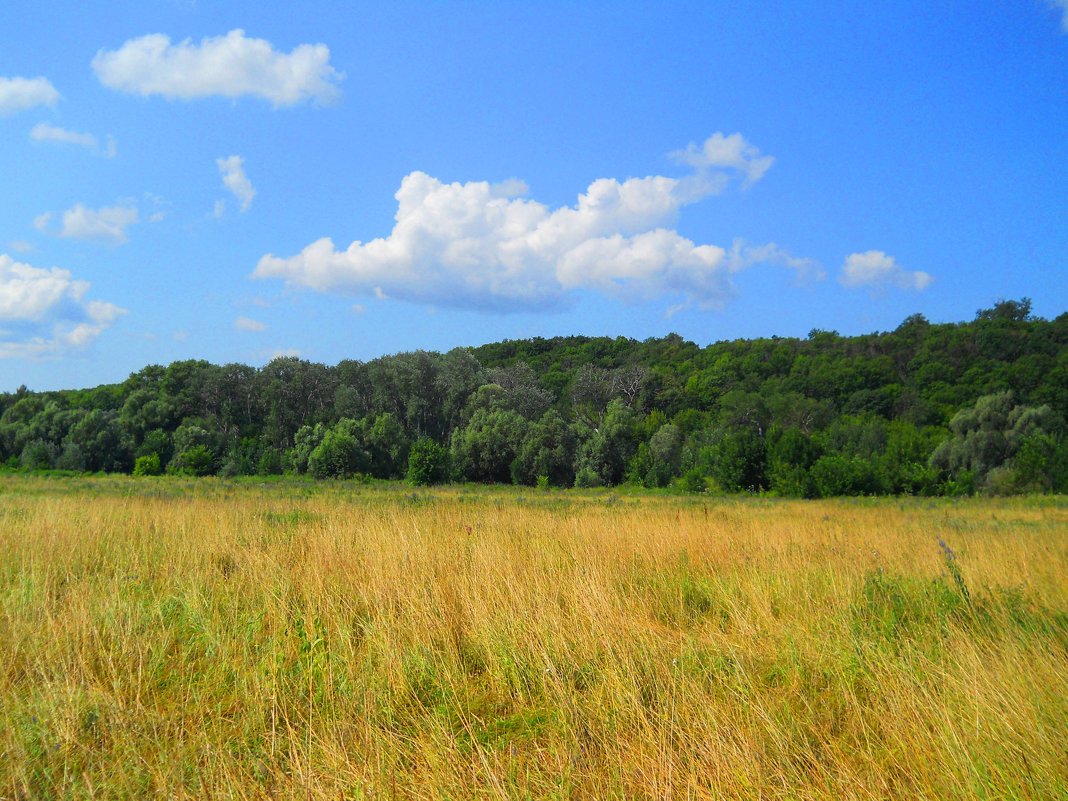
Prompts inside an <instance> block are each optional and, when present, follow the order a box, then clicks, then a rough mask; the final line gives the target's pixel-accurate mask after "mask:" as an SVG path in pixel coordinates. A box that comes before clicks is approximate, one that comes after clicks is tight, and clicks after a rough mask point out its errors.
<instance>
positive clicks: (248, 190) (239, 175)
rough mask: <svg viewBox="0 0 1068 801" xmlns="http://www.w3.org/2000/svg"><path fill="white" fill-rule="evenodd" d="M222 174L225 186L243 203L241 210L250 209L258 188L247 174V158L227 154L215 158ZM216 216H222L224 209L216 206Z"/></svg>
mask: <svg viewBox="0 0 1068 801" xmlns="http://www.w3.org/2000/svg"><path fill="white" fill-rule="evenodd" d="M215 164H216V165H217V166H218V168H219V173H220V174H221V175H222V180H223V186H225V187H226V188H227V189H229V190H230V193H231V194H233V196H234V197H236V198H237V199H238V201H240V203H241V211H242V212H246V211H248V208H249V206H251V205H252V198H254V197H256V190H255V189H253V188H252V181H250V180H249V179H248V176H247V175H245V160H244V159H243V158H242V157H241V156H227V157H226V158H220V159H216V160H215ZM215 216H216V217H221V216H222V209H220V208H219V205H218V204H216V206H215Z"/></svg>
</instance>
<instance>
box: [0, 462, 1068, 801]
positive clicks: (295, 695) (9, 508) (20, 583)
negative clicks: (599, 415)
mask: <svg viewBox="0 0 1068 801" xmlns="http://www.w3.org/2000/svg"><path fill="white" fill-rule="evenodd" d="M940 540H941V541H942V542H943V543H944V545H942V544H940ZM1065 797H1068V499H1065V498H1042V499H1027V500H979V499H969V500H958V501H952V500H941V499H940V500H925V499H901V500H894V499H880V500H874V499H873V500H854V501H840V502H831V501H828V502H799V501H798V502H793V501H790V502H787V501H775V500H771V499H759V498H753V499H717V498H696V497H695V498H677V497H669V496H654V495H625V494H615V493H607V492H605V493H601V494H597V493H589V494H582V493H576V492H568V493H560V492H537V491H530V490H526V491H519V490H513V489H504V488H502V489H492V488H481V487H479V488H469V489H465V488H445V489H441V490H435V491H426V490H420V491H416V492H413V491H411V490H410V489H407V488H402V487H400V486H399V485H397V486H364V485H355V484H319V485H311V484H304V483H298V482H284V481H283V482H279V483H273V484H267V485H261V484H255V483H245V484H235V483H226V482H223V481H215V480H201V481H199V482H197V481H191V480H188V481H187V480H181V479H141V480H137V479H129V478H122V477H114V478H63V479H58V478H57V479H46V478H33V477H26V476H14V475H8V476H0V799H38V798H39V799H52V798H79V799H80V798H97V799H118V798H198V799H204V798H248V799H252V798H303V799H361V798H368V799H371V798H383V799H386V798H397V799H402V798H403V799H431V798H443V799H444V798H448V799H466V798H511V799H524V798H591V799H668V798H676V799H687V798H695V799H698V798H754V799H756V798H796V799H816V798H821V799H854V798H855V799H868V798H871V799H884V798H901V799H923V798H929V799H955V798H991V799H994V798H996V799H1011V798H1020V799H1038V798H1051V799H1052V798H1065Z"/></svg>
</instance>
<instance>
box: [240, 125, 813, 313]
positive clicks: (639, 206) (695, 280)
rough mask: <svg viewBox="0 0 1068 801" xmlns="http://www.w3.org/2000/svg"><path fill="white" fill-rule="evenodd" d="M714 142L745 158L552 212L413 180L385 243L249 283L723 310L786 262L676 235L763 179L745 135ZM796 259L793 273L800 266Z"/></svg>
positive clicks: (534, 302)
mask: <svg viewBox="0 0 1068 801" xmlns="http://www.w3.org/2000/svg"><path fill="white" fill-rule="evenodd" d="M717 136H719V137H720V139H721V140H723V141H731V142H741V143H743V146H742V148H741V150H740V151H739V153H741V156H740V158H739V159H733V160H732V159H727V158H721V159H719V160H718V161H715V160H713V159H705V161H704V162H703V163H701V164H698V165H696V166H698V168H699V169H698V171H697V172H696V173H695V174H693V175H689V176H686V177H683V178H669V177H665V176H649V177H646V178H630V179H627V180H625V181H618V180H616V179H613V178H601V179H598V180H596V181H594V182H593V183H591V184H590V185H589V187H588V188H587V189H586V191H585V192H584V193H582V194H581V195H579V196H578V199H577V201H576V203H575V204H574V205H572V206H564V207H561V208H557V209H550V208H548V207H547V206H545V205H544V204H542V203H538V202H537V201H534V200H530V199H527V198H526V197H525V194H526V185H525V184H523V183H522V182H519V181H509V182H505V183H503V184H490V183H488V182H485V181H473V182H468V183H462V184H461V183H451V184H448V183H444V182H442V181H440V180H438V179H437V178H434V177H432V176H430V175H427V174H426V173H423V172H413V173H410V174H409V175H407V176H405V178H404V179H403V180H402V181H401V186H400V189H399V190H398V191H397V193H396V195H395V197H396V199H397V212H396V215H395V220H396V224H395V225H394V227H393V230H392V232H391V233H390V234H389V236H386V237H381V238H377V239H373V240H371V241H369V242H366V243H365V242H361V241H355V242H353V243H352V244H351V245H349V246H348V248H346V249H344V250H339V249H338V248H337V247H335V245H334V243H333V241H332V240H331V239H329V238H323V239H320V240H318V241H316V242H313V243H311V244H310V245H308V246H307V247H305V248H304V249H303V250H302V251H301V252H300V253H298V254H297V255H295V256H291V257H288V258H280V257H277V256H275V255H273V254H268V255H265V256H263V257H262V258H261V259H260V261H259V263H258V264H257V266H256V269H255V271H254V272H253V276H254V277H256V278H280V279H283V280H285V281H286V282H287V283H289V284H292V285H298V286H304V287H309V288H312V289H315V290H318V291H321V292H333V291H342V292H352V293H355V294H362V295H374V296H375V297H379V298H384V297H389V298H396V299H400V300H407V301H413V302H421V303H428V304H434V305H439V306H457V307H467V308H474V309H486V310H499V311H513V310H522V309H536V308H549V307H553V306H557V305H560V304H561V303H563V302H566V300H567V298H568V297H569V295H570V294H571V293H572V292H574V291H577V290H591V291H594V292H597V293H600V294H602V295H606V296H608V297H612V298H618V299H621V300H624V301H636V300H644V299H650V298H655V297H658V296H661V295H665V294H670V295H675V296H681V297H683V298H684V299H686V300H687V301H688V302H696V303H697V304H699V305H700V306H701V307H703V308H718V307H721V306H722V305H723V304H724V303H725V302H726V301H727V300H728V299H730V298H731V297H732V296H733V294H734V288H733V284H732V282H731V276H732V274H733V273H734V272H737V270H739V269H743V268H744V267H748V266H751V265H752V264H755V263H759V262H762V261H778V262H780V263H788V261H787V260H789V259H792V257H790V256H789V254H786V252H785V251H783V250H781V249H779V248H777V246H774V245H770V246H762V248H763V249H761V248H752V247H748V248H746V249H744V252H743V250H742V249H739V250H738V251H737V252H731V253H728V252H727V251H726V250H725V249H724V248H721V247H718V246H716V245H711V244H696V243H694V242H693V241H691V240H689V239H687V238H685V237H683V236H682V235H680V234H679V233H678V232H676V231H675V230H673V229H672V228H671V226H672V225H673V224H674V222H675V219H676V218H677V216H678V213H679V211H680V209H681V208H682V207H684V206H686V205H688V204H691V203H695V202H697V201H699V200H701V199H702V198H705V197H708V196H709V195H712V194H715V193H717V192H720V191H722V190H723V188H724V187H725V186H726V185H727V184H728V183H729V182H730V180H731V179H732V178H733V177H740V178H742V179H743V180H744V181H750V182H751V181H752V180H754V178H753V176H754V175H756V174H757V173H760V174H763V171H765V170H766V169H767V166H766V165H765V166H756V167H754V164H753V162H754V160H755V161H756V162H759V161H761V160H762V159H764V158H766V157H762V156H759V152H758V151H756V150H755V148H750V146H748V145H744V140H743V139H742V138H741V136H740V135H733V136H731V137H723V136H722V135H717ZM713 138H715V137H713ZM732 147H734V146H733V145H732ZM794 261H795V262H796V263H792V266H795V267H800V266H801V262H802V261H803V260H794ZM805 264H806V265H807V264H808V262H805Z"/></svg>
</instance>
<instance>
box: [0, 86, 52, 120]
mask: <svg viewBox="0 0 1068 801" xmlns="http://www.w3.org/2000/svg"><path fill="white" fill-rule="evenodd" d="M58 100H59V92H57V91H56V88H55V87H54V86H52V84H51V82H50V81H49V80H48V79H47V78H0V116H4V115H7V114H14V113H16V112H19V111H24V110H26V109H28V108H33V107H35V106H52V105H55V103H56V102H57V101H58Z"/></svg>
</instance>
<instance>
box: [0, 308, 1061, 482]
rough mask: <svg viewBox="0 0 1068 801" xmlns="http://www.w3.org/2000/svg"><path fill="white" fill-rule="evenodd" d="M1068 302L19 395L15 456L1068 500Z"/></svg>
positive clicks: (19, 464) (206, 372) (181, 469)
mask: <svg viewBox="0 0 1068 801" xmlns="http://www.w3.org/2000/svg"><path fill="white" fill-rule="evenodd" d="M1066 418H1068V313H1065V314H1061V315H1060V316H1059V317H1057V318H1056V319H1054V320H1045V319H1042V318H1038V317H1036V316H1034V315H1033V314H1032V313H1031V302H1030V301H1029V300H1028V299H1026V298H1024V299H1022V300H1019V301H1016V300H1006V301H1000V302H998V303H996V304H995V305H994V306H993V307H992V308H989V309H981V310H980V311H979V312H977V314H976V317H975V319H974V320H972V321H971V322H967V323H949V324H933V323H930V322H929V321H928V320H927V319H925V318H924V317H923V316H922V315H913V316H911V317H908V318H907V319H906V320H904V322H902V323H901V325H899V326H898V327H897V328H896V329H894V330H893V331H889V332H882V333H874V334H869V335H864V336H855V337H843V336H840V335H839V334H837V333H836V332H834V331H822V330H813V331H811V332H810V333H809V335H808V337H807V338H805V339H797V338H780V337H772V338H767V339H752V340H735V341H728V342H717V343H713V344H711V345H708V346H706V347H700V346H698V345H696V344H694V343H693V342H689V341H686V340H684V339H682V338H681V337H679V336H678V335H675V334H671V335H668V336H666V337H662V338H653V339H647V340H645V341H641V342H639V341H635V340H632V339H627V338H624V337H618V338H615V339H612V338H607V337H577V336H576V337H556V338H552V339H541V338H535V339H529V340H516V341H506V342H499V343H494V344H489V345H483V346H481V347H476V348H457V349H454V350H451V351H449V352H447V353H444V354H439V353H432V352H427V351H415V352H411V353H401V354H396V355H392V356H384V357H382V358H378V359H373V360H371V361H368V362H360V361H354V360H345V361H342V362H340V363H339V364H337V365H336V366H333V367H330V366H326V365H323V364H317V363H314V362H310V361H306V360H303V359H300V358H295V357H283V358H277V359H274V360H273V361H271V362H270V363H269V364H267V365H266V366H264V367H263V368H259V369H257V368H254V367H250V366H247V365H243V364H226V365H221V366H220V365H214V364H210V363H208V362H206V361H198V360H187V361H178V362H174V363H172V364H171V365H169V366H166V367H164V366H160V365H150V366H148V367H145V368H144V369H142V370H140V371H138V372H136V373H134V374H132V375H131V376H130V377H129V378H128V379H127V380H126V381H124V382H122V383H121V384H113V385H105V386H100V387H96V388H94V389H85V390H65V391H58V392H30V391H28V390H26V388H25V387H20V388H19V390H18V391H16V392H13V393H6V394H3V395H0V464H2V465H3V466H4V467H5V468H6V469H13V470H71V471H103V472H126V473H130V472H132V473H134V474H137V475H155V474H159V473H176V474H186V475H196V476H203V475H222V476H236V475H275V474H282V473H300V474H309V475H312V476H315V477H317V478H351V477H355V476H366V477H374V478H383V479H398V478H404V477H407V478H408V480H410V481H412V482H413V483H419V484H429V483H437V482H445V481H477V482H493V483H517V484H527V485H541V486H556V487H570V486H578V487H595V486H612V485H617V484H621V483H624V482H631V483H635V484H640V485H643V486H646V487H668V486H671V487H675V488H677V489H680V490H685V491H706V490H707V491H720V492H743V491H744V492H765V491H766V492H770V493H774V494H777V495H782V496H793V497H806V498H812V497H826V496H837V495H861V494H890V493H896V494H915V495H941V494H970V493H974V492H989V493H996V494H1005V493H1018V492H1065V491H1068V427H1066Z"/></svg>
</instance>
